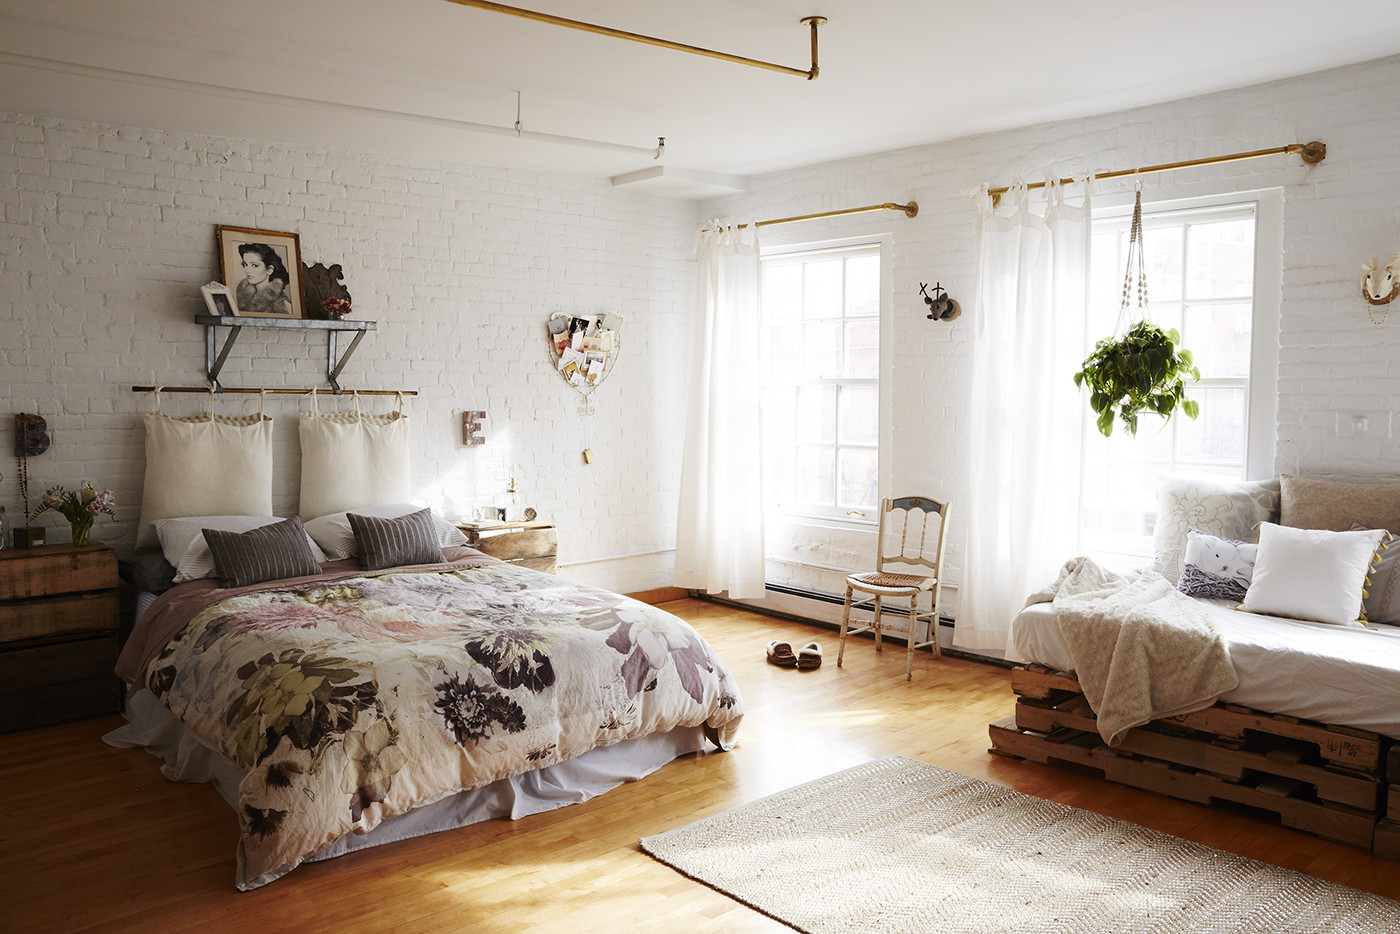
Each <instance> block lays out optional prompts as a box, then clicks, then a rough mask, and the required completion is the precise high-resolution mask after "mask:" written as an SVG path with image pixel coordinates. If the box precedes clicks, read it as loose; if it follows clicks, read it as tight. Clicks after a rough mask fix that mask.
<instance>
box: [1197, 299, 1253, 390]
mask: <svg viewBox="0 0 1400 934" xmlns="http://www.w3.org/2000/svg"><path fill="white" fill-rule="evenodd" d="M1253 313H1254V306H1253V305H1252V304H1245V303H1235V304H1229V305H1187V306H1186V325H1185V327H1183V328H1182V329H1181V334H1182V343H1184V344H1185V345H1186V347H1187V348H1188V349H1190V351H1191V353H1193V354H1194V355H1195V357H1196V366H1198V367H1199V368H1200V370H1201V376H1203V377H1206V378H1211V377H1224V376H1241V377H1242V376H1248V375H1249V349H1250V339H1251V336H1252V335H1251V334H1250V328H1251V316H1252V315H1253Z"/></svg>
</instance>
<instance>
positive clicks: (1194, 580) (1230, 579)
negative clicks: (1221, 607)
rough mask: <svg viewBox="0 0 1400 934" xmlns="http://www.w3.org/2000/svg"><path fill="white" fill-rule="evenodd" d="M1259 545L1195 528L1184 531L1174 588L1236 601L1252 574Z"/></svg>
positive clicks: (1242, 593) (1242, 595) (1187, 593)
mask: <svg viewBox="0 0 1400 934" xmlns="http://www.w3.org/2000/svg"><path fill="white" fill-rule="evenodd" d="M1258 551H1259V546H1258V545H1251V544H1250V543H1249V542H1240V541H1235V540H1234V539H1232V538H1219V537H1218V536H1215V535H1207V534H1206V533H1205V532H1202V531H1200V530H1198V529H1191V530H1190V531H1189V532H1187V533H1186V555H1185V563H1184V565H1183V566H1182V569H1181V580H1180V581H1178V582H1177V585H1176V589H1177V590H1180V591H1181V592H1182V593H1184V594H1186V595H1187V596H1188V597H1215V598H1217V599H1223V600H1234V601H1236V602H1239V601H1240V600H1243V599H1244V595H1245V591H1247V590H1248V589H1249V582H1250V579H1251V578H1252V577H1253V576H1254V560H1255V556H1256V555H1257V554H1258Z"/></svg>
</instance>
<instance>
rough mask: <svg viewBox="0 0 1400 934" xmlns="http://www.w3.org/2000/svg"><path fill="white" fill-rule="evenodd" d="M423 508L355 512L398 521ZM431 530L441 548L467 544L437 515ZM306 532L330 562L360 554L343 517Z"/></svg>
mask: <svg viewBox="0 0 1400 934" xmlns="http://www.w3.org/2000/svg"><path fill="white" fill-rule="evenodd" d="M422 508H423V507H422V506H414V505H412V504H410V503H391V504H389V505H387V506H366V507H364V508H361V509H356V510H355V512H356V513H357V514H358V515H361V516H372V517H374V518H376V519H397V518H399V517H400V516H406V515H408V514H409V513H411V512H418V511H419V510H421V509H422ZM430 512H431V511H430ZM433 529H434V530H435V531H436V533H437V542H438V544H439V545H440V546H442V547H443V548H447V547H448V546H450V545H466V544H468V542H467V537H466V536H465V535H463V534H462V531H461V530H460V529H458V528H457V527H456V526H455V525H453V524H452V523H451V522H448V521H447V520H446V519H443V518H442V517H441V516H438V515H436V514H433ZM306 531H307V533H308V534H310V536H311V538H312V539H313V540H314V541H315V542H316V544H318V545H320V546H321V549H322V550H323V551H324V552H325V553H326V557H327V558H328V559H330V560H332V561H337V560H339V559H341V558H353V557H355V556H356V555H358V554H359V553H360V549H359V545H358V544H356V542H355V532H354V530H352V529H351V528H350V520H349V519H347V518H346V513H343V512H335V513H331V514H330V515H329V516H321V517H320V518H317V519H312V520H311V521H310V522H308V523H306Z"/></svg>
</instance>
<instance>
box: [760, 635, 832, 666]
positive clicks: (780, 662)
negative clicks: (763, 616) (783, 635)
mask: <svg viewBox="0 0 1400 934" xmlns="http://www.w3.org/2000/svg"><path fill="white" fill-rule="evenodd" d="M768 664H770V665H777V666H778V667H779V668H796V669H797V670H798V671H811V670H812V669H814V668H820V667H821V666H822V647H821V646H820V645H818V644H817V643H815V642H808V643H807V644H806V645H804V646H803V647H802V648H800V649H798V650H797V651H796V652H793V650H792V643H790V642H779V641H777V640H774V641H772V642H770V643H768Z"/></svg>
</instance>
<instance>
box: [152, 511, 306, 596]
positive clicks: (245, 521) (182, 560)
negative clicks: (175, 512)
mask: <svg viewBox="0 0 1400 934" xmlns="http://www.w3.org/2000/svg"><path fill="white" fill-rule="evenodd" d="M283 521H285V520H284V519H283V517H281V516H182V517H179V518H172V519H157V520H156V521H155V522H152V523H151V526H152V527H153V528H154V529H155V534H156V538H158V539H159V540H160V550H161V551H162V552H164V554H165V560H166V561H169V562H170V564H171V565H172V566H173V567H174V568H175V579H174V583H176V584H182V583H184V582H185V581H193V580H199V579H200V578H203V577H215V576H217V575H216V574H215V573H214V556H213V554H211V553H210V551H209V543H208V542H206V541H205V540H204V530H205V529H218V530H219V531H220V532H251V531H252V530H253V529H260V528H262V527H263V526H265V525H272V524H273V523H274V522H283ZM307 542H308V543H309V544H310V545H311V553H312V554H313V555H315V556H316V562H317V563H318V564H324V563H325V562H326V561H327V560H329V559H327V558H326V555H325V552H323V551H322V550H321V549H320V547H319V546H318V545H317V544H316V542H315V540H314V539H312V538H311V536H309V535H308V536H307Z"/></svg>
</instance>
